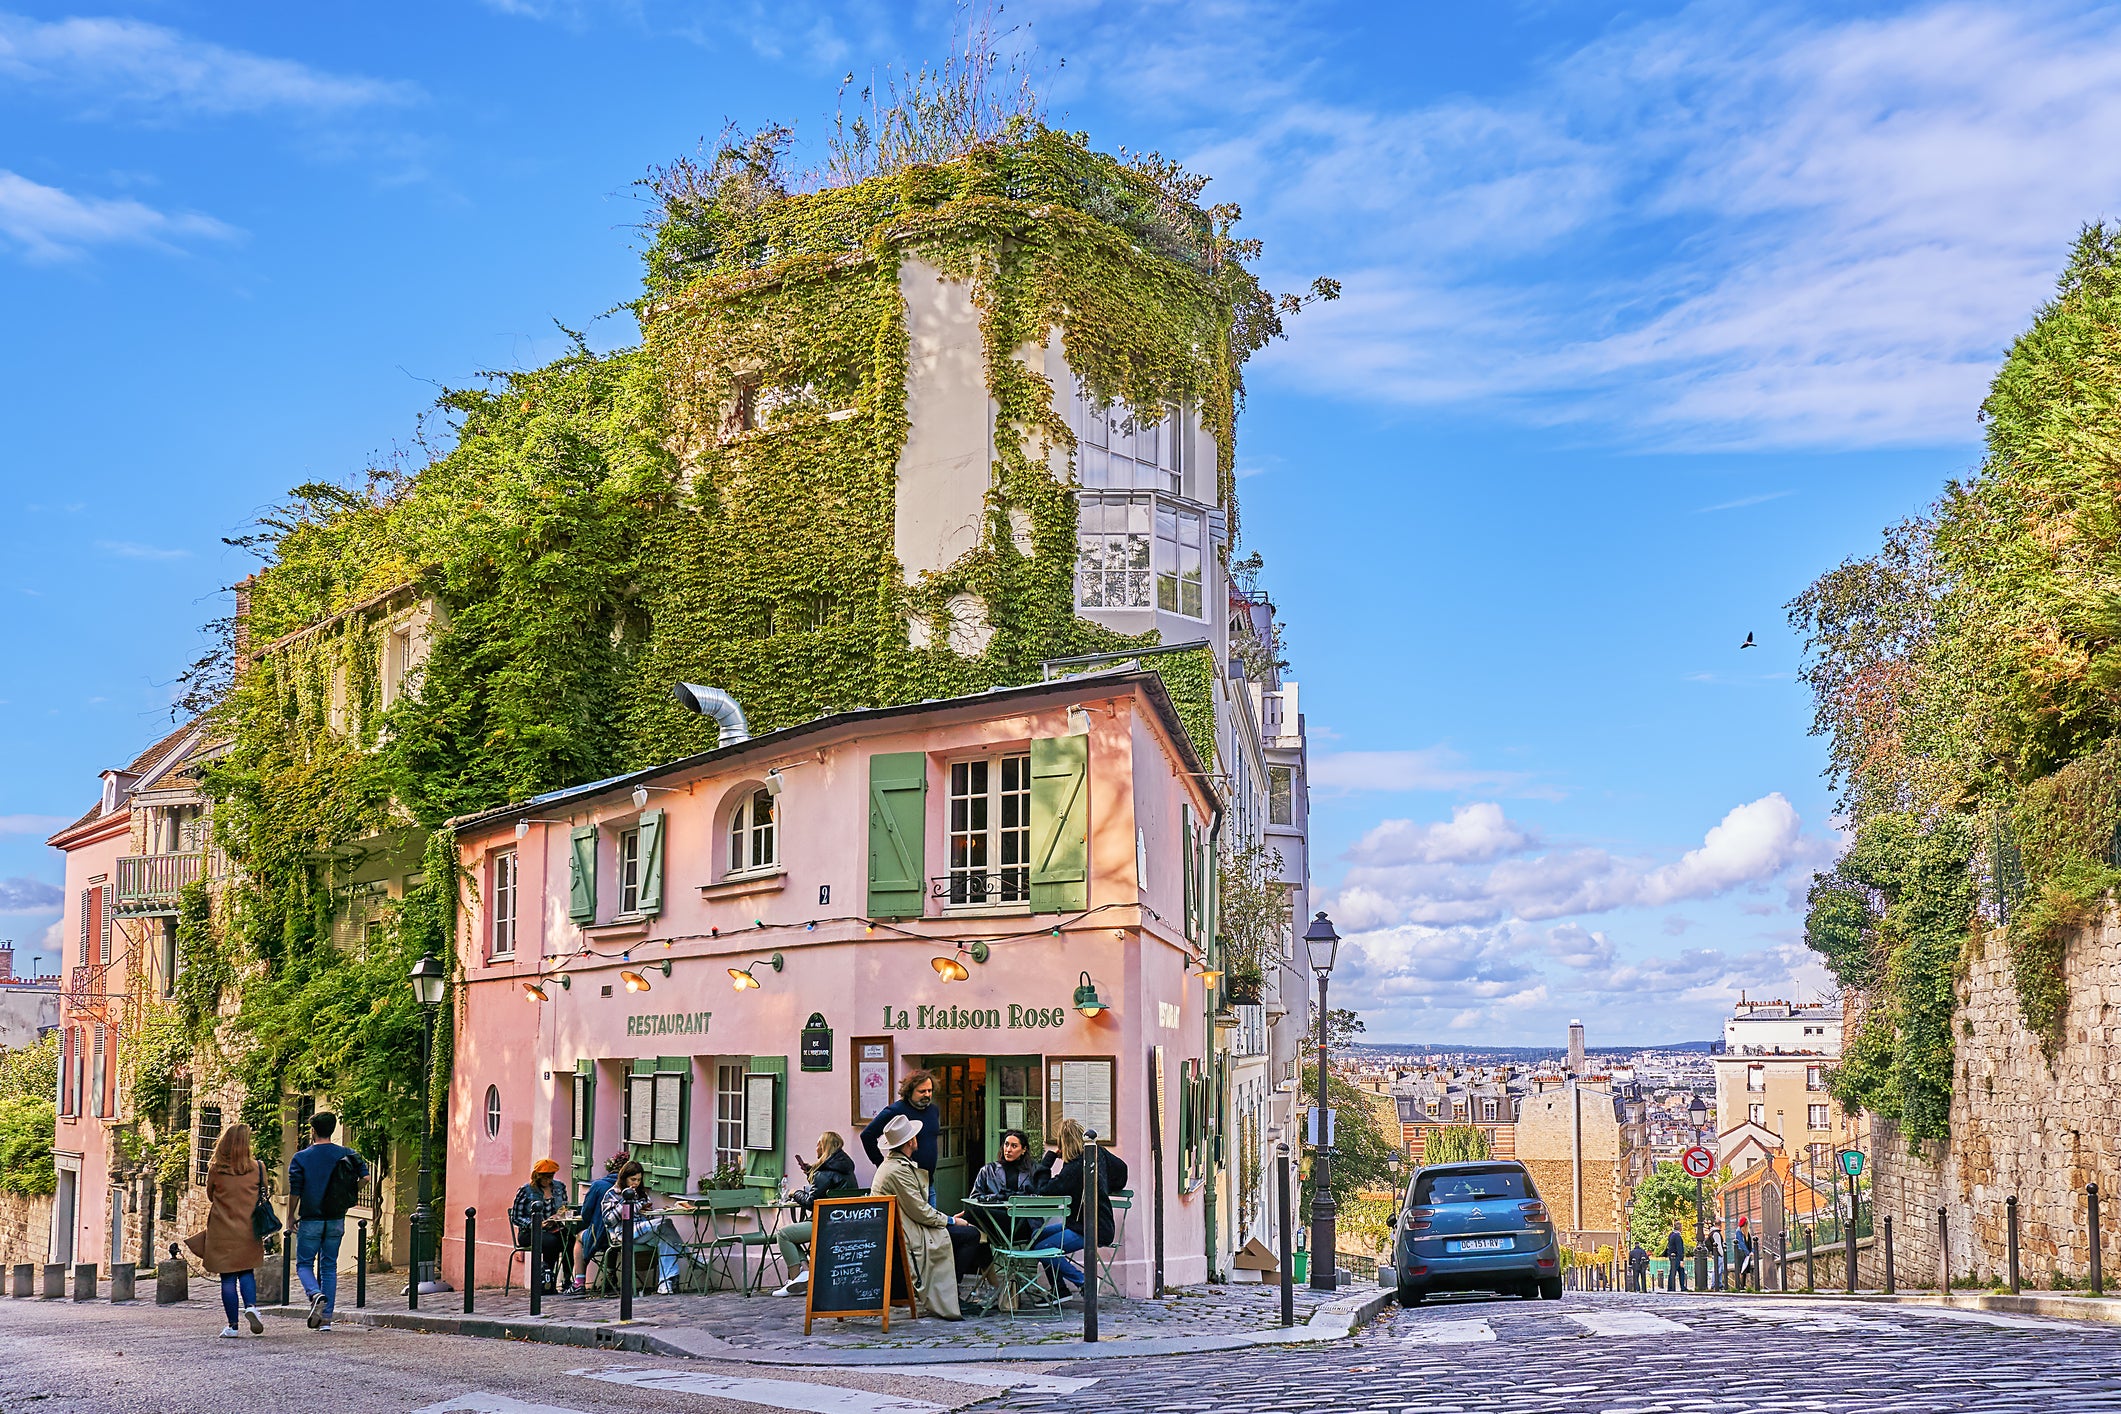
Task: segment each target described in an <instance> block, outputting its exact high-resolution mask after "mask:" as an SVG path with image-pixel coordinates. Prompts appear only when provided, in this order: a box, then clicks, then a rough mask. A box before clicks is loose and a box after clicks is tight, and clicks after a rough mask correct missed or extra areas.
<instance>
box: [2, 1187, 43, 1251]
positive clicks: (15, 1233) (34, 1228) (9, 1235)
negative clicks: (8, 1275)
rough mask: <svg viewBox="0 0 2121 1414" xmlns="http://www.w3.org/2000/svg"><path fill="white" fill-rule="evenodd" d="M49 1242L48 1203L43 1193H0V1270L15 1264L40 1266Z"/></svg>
mask: <svg viewBox="0 0 2121 1414" xmlns="http://www.w3.org/2000/svg"><path fill="white" fill-rule="evenodd" d="M51 1240H52V1200H51V1198H50V1196H49V1195H47V1194H37V1195H35V1196H24V1195H23V1194H19V1193H0V1267H9V1266H13V1265H14V1264H15V1263H17V1262H35V1263H37V1264H39V1265H42V1263H43V1262H44V1259H45V1258H46V1257H47V1256H48V1255H49V1249H50V1246H51Z"/></svg>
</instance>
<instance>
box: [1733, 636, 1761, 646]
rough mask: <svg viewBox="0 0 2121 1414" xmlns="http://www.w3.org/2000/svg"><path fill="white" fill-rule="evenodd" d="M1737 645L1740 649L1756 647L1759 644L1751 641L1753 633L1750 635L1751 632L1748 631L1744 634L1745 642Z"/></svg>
mask: <svg viewBox="0 0 2121 1414" xmlns="http://www.w3.org/2000/svg"><path fill="white" fill-rule="evenodd" d="M1738 646H1739V648H1740V649H1746V648H1758V647H1759V646H1760V645H1759V644H1757V643H1755V642H1753V635H1751V634H1750V633H1749V634H1747V635H1746V636H1745V642H1743V643H1741V644H1739V645H1738Z"/></svg>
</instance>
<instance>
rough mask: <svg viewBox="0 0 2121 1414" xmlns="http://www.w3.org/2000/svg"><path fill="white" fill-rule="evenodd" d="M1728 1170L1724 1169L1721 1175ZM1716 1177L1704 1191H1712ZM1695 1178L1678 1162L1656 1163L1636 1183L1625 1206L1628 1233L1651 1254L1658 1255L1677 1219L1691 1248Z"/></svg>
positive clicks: (1717, 1180) (1681, 1234)
mask: <svg viewBox="0 0 2121 1414" xmlns="http://www.w3.org/2000/svg"><path fill="white" fill-rule="evenodd" d="M1729 1172H1730V1170H1728V1169H1726V1170H1724V1175H1728V1174H1729ZM1719 1181H1720V1176H1719V1178H1718V1179H1711V1180H1709V1181H1707V1183H1706V1189H1707V1194H1713V1193H1714V1192H1715V1189H1716V1187H1717V1186H1718V1183H1719ZM1697 1182H1701V1181H1700V1180H1696V1179H1694V1178H1691V1177H1689V1176H1688V1175H1687V1172H1686V1170H1685V1169H1682V1168H1681V1167H1679V1165H1677V1164H1659V1165H1657V1166H1656V1167H1655V1168H1653V1169H1651V1170H1650V1172H1649V1174H1648V1176H1647V1177H1645V1178H1644V1179H1643V1180H1642V1182H1640V1183H1638V1184H1636V1185H1635V1194H1634V1198H1633V1206H1632V1207H1630V1208H1629V1210H1628V1236H1629V1237H1630V1238H1631V1239H1632V1240H1634V1241H1636V1242H1640V1243H1641V1244H1642V1245H1643V1246H1644V1247H1647V1248H1648V1249H1649V1250H1650V1254H1651V1255H1652V1256H1656V1257H1661V1256H1663V1255H1664V1244H1665V1240H1666V1239H1667V1238H1669V1237H1670V1236H1671V1235H1672V1227H1673V1225H1674V1224H1675V1223H1676V1224H1677V1225H1678V1227H1679V1235H1680V1237H1681V1239H1682V1240H1684V1241H1685V1243H1686V1244H1687V1249H1688V1250H1689V1251H1691V1250H1693V1246H1694V1218H1695V1210H1694V1192H1695V1185H1696V1184H1697ZM1705 1196H1706V1195H1705Z"/></svg>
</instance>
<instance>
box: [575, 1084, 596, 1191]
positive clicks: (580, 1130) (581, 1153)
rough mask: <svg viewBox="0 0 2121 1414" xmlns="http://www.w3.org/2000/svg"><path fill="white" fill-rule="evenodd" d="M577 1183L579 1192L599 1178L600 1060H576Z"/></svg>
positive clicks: (576, 1186)
mask: <svg viewBox="0 0 2121 1414" xmlns="http://www.w3.org/2000/svg"><path fill="white" fill-rule="evenodd" d="M574 1087H575V1093H574V1095H573V1096H571V1097H570V1098H572V1099H573V1100H574V1102H575V1103H574V1182H575V1188H576V1189H577V1191H579V1190H580V1189H581V1188H583V1187H584V1186H586V1185H587V1184H588V1183H589V1182H590V1181H591V1180H592V1179H594V1178H595V1177H596V1172H595V1170H596V1143H597V1063H596V1062H595V1061H593V1060H578V1061H576V1062H575V1063H574Z"/></svg>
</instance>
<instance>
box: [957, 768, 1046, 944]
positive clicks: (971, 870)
mask: <svg viewBox="0 0 2121 1414" xmlns="http://www.w3.org/2000/svg"><path fill="white" fill-rule="evenodd" d="M949 811H950V815H949V822H948V823H949V837H950V838H949V848H950V893H949V899H950V902H951V903H952V904H954V905H960V906H962V905H967V904H994V903H1028V902H1030V899H1031V757H1030V754H1029V753H1022V754H1017V753H1011V754H1009V755H1006V756H992V757H982V758H979V759H977V760H972V761H955V762H952V763H951V766H950V796H949Z"/></svg>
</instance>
